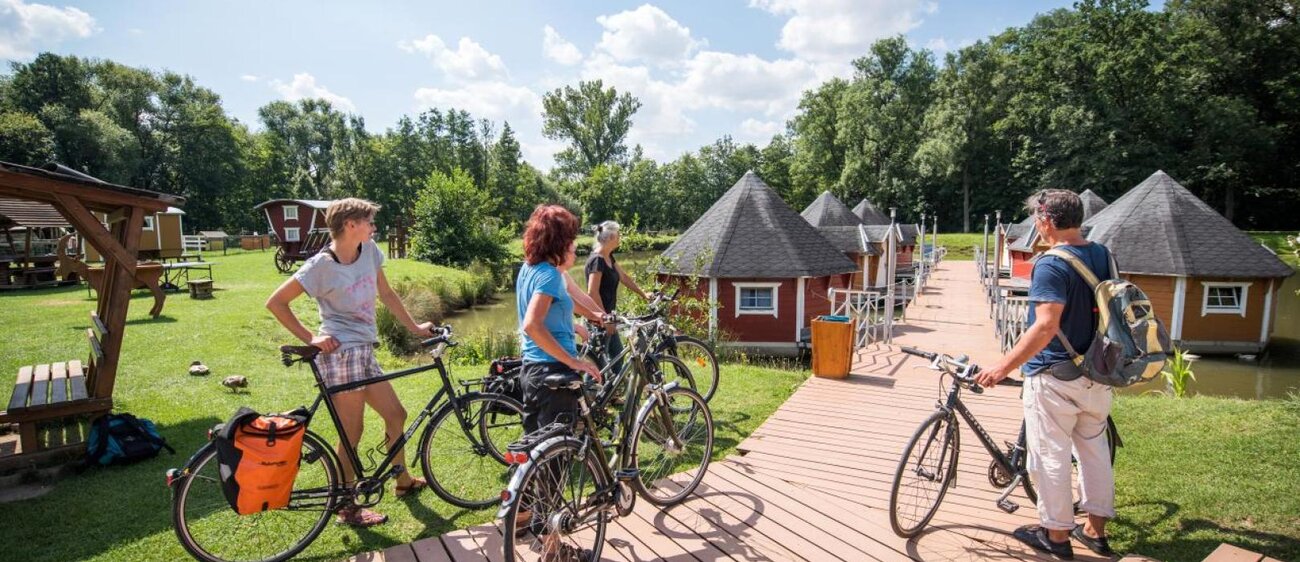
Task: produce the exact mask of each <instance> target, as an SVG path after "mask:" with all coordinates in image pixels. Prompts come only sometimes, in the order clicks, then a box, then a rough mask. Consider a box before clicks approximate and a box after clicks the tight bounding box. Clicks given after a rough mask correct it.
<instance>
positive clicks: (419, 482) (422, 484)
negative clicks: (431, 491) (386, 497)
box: [393, 478, 429, 498]
mask: <svg viewBox="0 0 1300 562" xmlns="http://www.w3.org/2000/svg"><path fill="white" fill-rule="evenodd" d="M428 487H429V481H428V480H425V479H423V478H412V479H411V484H410V485H409V486H397V487H395V488H393V495H394V496H396V497H399V498H404V497H406V496H409V495H411V494H414V493H416V492H418V491H420V490H423V489H425V488H428Z"/></svg>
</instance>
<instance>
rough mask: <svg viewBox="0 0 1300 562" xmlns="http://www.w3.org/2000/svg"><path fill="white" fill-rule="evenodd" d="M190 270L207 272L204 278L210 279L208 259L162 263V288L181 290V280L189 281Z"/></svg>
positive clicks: (210, 264) (210, 271)
mask: <svg viewBox="0 0 1300 562" xmlns="http://www.w3.org/2000/svg"><path fill="white" fill-rule="evenodd" d="M191 271H203V272H205V273H207V276H206V279H208V280H211V279H212V262H210V261H183V262H175V263H164V264H163V283H162V288H163V289H164V290H167V291H173V292H174V291H179V290H181V287H182V286H184V285H182V283H181V282H182V281H184V282H185V283H186V284H188V283H189V281H190V272H191Z"/></svg>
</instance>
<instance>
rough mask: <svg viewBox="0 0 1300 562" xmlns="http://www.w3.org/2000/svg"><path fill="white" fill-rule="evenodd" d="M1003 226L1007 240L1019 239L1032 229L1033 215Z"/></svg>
mask: <svg viewBox="0 0 1300 562" xmlns="http://www.w3.org/2000/svg"><path fill="white" fill-rule="evenodd" d="M1005 228H1006V232H1007V234H1006V237H1007V240H1011V241H1015V240H1019V239H1021V238H1023V237H1024V236H1025V235H1026V234H1029V232H1030V231H1031V230H1033V229H1034V216H1033V215H1029V216H1027V217H1025V218H1024V220H1021V221H1020V222H1018V223H1015V224H1009V225H1006V227H1005Z"/></svg>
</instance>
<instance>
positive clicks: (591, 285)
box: [585, 221, 646, 373]
mask: <svg viewBox="0 0 1300 562" xmlns="http://www.w3.org/2000/svg"><path fill="white" fill-rule="evenodd" d="M620 239H621V237H620V236H619V226H618V223H616V222H614V221H605V222H602V223H600V224H598V225H596V247H595V248H593V249H592V252H591V256H590V257H588V258H587V267H586V268H585V271H586V274H587V294H589V295H591V298H593V299H595V300H596V302H597V303H599V304H600V305H601V306H602V307H604V308H605V311H606V312H614V311H616V310H618V286H619V285H620V284H622V285H627V288H629V289H631V290H632V292H634V293H636V294H637V295H639V296H640V297H641V298H643V299H644V298H646V295H645V291H642V290H641V287H639V286H638V285H637V284H636V280H635V279H633V278H632V276H631V275H628V274H627V272H626V271H623V267H622V266H620V265H618V260H616V259H614V251H615V250H617V249H618V243H619V242H620ZM606 328H608V331H607V332H606V333H607V334H609V336H608V338H609V339H607V340H606V342H605V352H606V354H607V357H618V354H620V353H622V352H623V340H622V339H621V338H619V335H618V330H616V329H615V327H614V326H606ZM622 368H623V366H622V365H621V364H615V365H614V372H616V373H617V372H618V371H620V370H622Z"/></svg>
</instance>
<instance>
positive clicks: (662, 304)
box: [579, 292, 719, 402]
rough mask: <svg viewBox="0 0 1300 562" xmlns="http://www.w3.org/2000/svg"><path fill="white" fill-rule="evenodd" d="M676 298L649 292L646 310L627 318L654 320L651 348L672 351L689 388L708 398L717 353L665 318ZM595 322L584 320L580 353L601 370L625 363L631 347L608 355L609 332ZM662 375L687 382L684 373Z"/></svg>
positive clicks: (715, 389) (714, 377)
mask: <svg viewBox="0 0 1300 562" xmlns="http://www.w3.org/2000/svg"><path fill="white" fill-rule="evenodd" d="M676 300H677V295H676V294H675V293H674V294H673V295H672V296H668V295H665V294H663V293H659V292H655V293H652V296H651V297H650V302H649V304H648V309H649V311H648V312H647V313H646V314H643V315H641V316H634V317H631V318H630V319H631V320H632V321H635V322H641V323H645V322H654V323H655V324H654V326H653V329H652V330H651V333H652V334H653V335H654V343H653V345H652V346H651V347H652V348H653V350H654V352H655V353H657V354H660V355H672V356H673V357H676V358H678V359H681V365H678V366H676V368H679V369H682V373H689V374H690V377H689V379H690V386H691V388H692V389H693V390H695V391H696V392H698V393H699V394H700V396H702V397H704V401H705V402H709V401H711V400H713V395H714V394H716V393H717V392H718V379H719V377H718V373H719V371H718V357H717V355H715V354H714V353H713V347H712V346H710V345H709V344H708V343H707V342H705V341H703V340H701V339H699V338H695V337H692V336H688V335H685V334H682V333H680V332H679V331H678V330H677V328H676V327H675V326H673V325H672V324H671V323H670V322H668V311H669V309H670V308H671V306H672V304H673V303H674V302H675V301H676ZM597 326H598V325H597V324H594V323H591V322H588V323H587V328H588V331H589V332H590V333H591V337H590V338H589V339H588V340H587V341H586V342H585V343H584V345H583V348H582V349H580V350H579V355H581V356H585V357H586V358H587V359H588V360H590V361H591V362H592V363H595V364H596V366H598V367H600V368H601V370H602V371H604V370H605V369H606V368H607V367H608V366H610V365H619V364H623V365H626V363H627V358H628V356H629V354H630V350H629V349H628V348H627V347H624V348H623V351H622V353H620V354H618V355H617V356H615V357H609V356H608V352H607V345H608V344H607V342H608V341H609V339H608V338H609V334H608V333H607V332H606V331H605V330H603V329H596V328H597ZM624 368H626V367H624ZM664 377H665V381H667V382H671V381H673V380H675V379H682V380H683V383H682V384H686V383H685V380H684V379H686V377H685V376H684V374H678V373H668V372H665V373H664ZM619 390H620V392H619V393H618V394H619V395H621V394H622V390H623V389H619Z"/></svg>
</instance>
